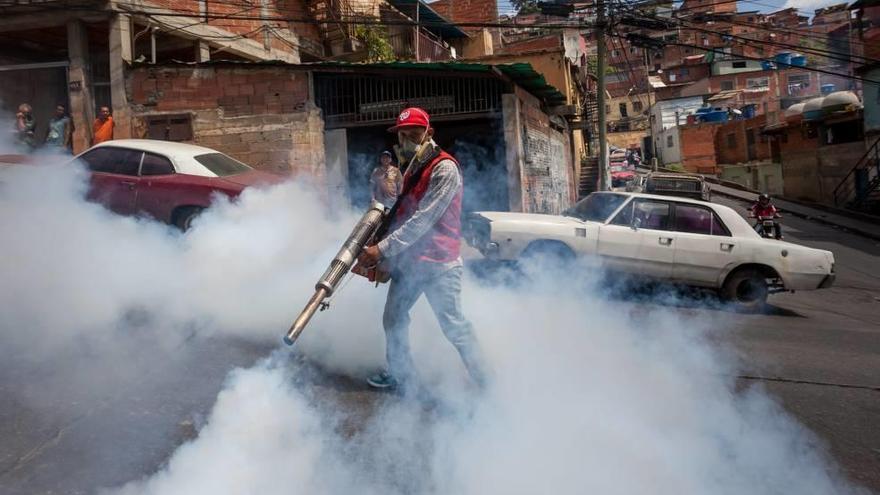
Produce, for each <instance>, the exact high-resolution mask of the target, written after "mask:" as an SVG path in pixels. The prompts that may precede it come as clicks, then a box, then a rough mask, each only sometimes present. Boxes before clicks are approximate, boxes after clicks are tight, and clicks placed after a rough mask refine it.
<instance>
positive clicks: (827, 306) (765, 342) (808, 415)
mask: <svg viewBox="0 0 880 495" xmlns="http://www.w3.org/2000/svg"><path fill="white" fill-rule="evenodd" d="M713 200H715V201H717V202H719V203H722V204H727V205H728V206H733V207H735V208H738V209H739V210H740V211H741V212H743V215H744V216H745V206H746V205H745V204H744V203H740V202H737V201H734V200H728V199H724V198H720V197H717V196H716V197H714V198H713ZM782 223H783V233H784V234H785V237H786V240H788V241H791V242H795V243H798V244H803V245H806V246H811V247H815V248H819V249H827V250H829V251H831V252H833V253H834V258H835V271H836V272H837V280H836V281H835V285H834V286H833V287H832V288H830V289H827V290H821V291H808V292H799V293H795V294H790V293H783V294H776V295H773V296H771V297H770V303H771V304H772V306H773V308H772V309H771V311H770V313H769V314H763V315H742V316H739V317H738V325H737V326H738V328H737V331H735V332H730V333H729V335H730V340H731V341H732V342H733V343H734V344H735V345H736V346H737V348H738V349H740V350H741V352H742V353H743V355H744V356H745V361H746V362H747V363H749V364H750V365H751V367H752V372H751V374H753V375H754V376H755V377H766V378H771V379H772V380H762V381H763V382H764V386H766V388H767V390H768V391H770V392H771V393H772V394H773V395H775V396H776V397H778V398H779V399H780V400H781V402H782V404H783V405H784V406H785V408H786V409H787V410H788V411H790V412H791V413H792V414H793V415H794V416H796V417H797V418H798V419H799V420H800V421H801V422H802V423H803V424H805V425H806V426H807V427H809V428H810V429H811V430H813V431H814V432H816V433H817V434H819V435H820V436H821V437H822V438H823V439H824V440H825V441H826V442H827V443H828V446H829V448H830V450H831V452H832V454H833V456H834V457H835V458H836V459H837V460H838V462H839V463H840V464H841V466H842V467H843V469H844V470H845V472H846V474H847V475H848V476H849V477H850V479H852V480H855V481H856V482H857V483H860V484H863V485H865V486H868V487H870V488H872V489H873V490H874V491H876V492H880V423H878V418H880V241H874V240H871V239H867V238H864V237H860V236H857V235H854V234H851V233H847V232H842V231H840V230H838V229H835V228H833V227H831V226H828V225H824V224H821V223H818V222H813V221H810V220H807V219H803V218H798V217H794V216H790V215H788V216H786V217H785V218H783V219H782Z"/></svg>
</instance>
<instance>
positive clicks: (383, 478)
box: [0, 166, 855, 495]
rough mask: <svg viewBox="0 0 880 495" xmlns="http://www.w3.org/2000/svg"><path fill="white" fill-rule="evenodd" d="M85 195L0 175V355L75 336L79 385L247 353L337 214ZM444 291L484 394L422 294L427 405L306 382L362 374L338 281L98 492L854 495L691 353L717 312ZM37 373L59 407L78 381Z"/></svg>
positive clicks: (296, 191) (375, 359) (361, 298)
mask: <svg viewBox="0 0 880 495" xmlns="http://www.w3.org/2000/svg"><path fill="white" fill-rule="evenodd" d="M85 179H86V178H85V174H84V172H82V171H81V170H79V169H77V168H76V167H72V166H55V167H15V168H11V169H4V170H2V171H0V222H2V226H3V229H4V232H7V233H8V234H9V235H8V238H7V240H6V241H5V242H4V255H3V256H0V277H2V278H3V280H4V284H3V285H2V288H0V312H2V314H3V315H4V319H3V321H2V327H0V339H2V341H0V349H3V351H0V353H2V354H3V356H0V357H3V358H7V357H8V358H10V359H12V358H14V359H12V360H13V361H15V362H27V363H30V365H31V366H37V367H40V366H43V367H45V368H46V369H51V368H52V365H53V358H55V357H56V356H59V355H66V356H69V355H70V354H77V353H78V352H80V350H79V349H80V347H79V346H80V345H81V343H83V342H88V344H89V346H88V348H89V351H88V352H93V350H94V349H95V348H97V349H101V350H103V351H105V352H104V353H103V355H119V356H120V357H119V358H116V359H109V358H107V359H106V360H104V359H99V360H98V361H97V364H95V365H94V366H95V367H97V368H99V369H98V370H93V372H92V373H90V374H89V377H95V376H99V375H100V373H99V371H100V368H101V367H106V369H104V371H105V373H106V374H112V375H121V376H123V377H124V376H125V375H126V373H127V372H126V370H129V371H128V372H129V373H133V372H134V370H136V369H138V368H137V366H138V365H137V364H136V363H133V362H130V361H129V360H128V359H127V358H128V357H129V356H133V355H135V354H134V353H133V352H132V350H131V349H130V345H131V344H130V342H131V341H134V342H138V343H140V342H144V341H145V340H150V341H153V342H158V343H159V347H160V348H165V349H166V350H167V352H168V353H169V354H173V353H177V352H180V350H181V349H186V348H187V344H188V342H191V341H197V340H199V339H200V338H203V337H207V338H217V337H219V338H232V339H235V340H236V341H241V340H245V341H249V342H253V343H258V344H260V345H263V346H266V349H269V348H270V346H272V345H273V343H275V342H278V341H279V340H280V337H281V335H282V334H283V332H284V330H286V328H287V325H289V323H290V321H291V319H292V317H293V316H295V314H296V312H297V311H298V310H299V309H300V305H301V304H302V303H304V302H305V300H306V298H307V297H308V296H309V295H310V294H311V292H312V287H311V286H312V284H313V283H314V281H315V280H316V279H317V277H318V276H319V275H320V274H321V273H322V271H323V269H324V268H325V266H326V263H327V262H328V261H329V259H330V257H331V256H332V255H333V254H334V252H335V250H336V249H337V247H338V244H339V243H340V242H341V240H342V239H343V238H344V236H345V235H347V233H348V232H349V230H350V228H351V226H352V225H353V223H354V221H355V218H356V215H355V214H349V215H343V216H341V217H336V218H328V217H327V215H326V214H325V212H324V209H323V208H322V206H321V203H320V201H319V200H318V196H317V195H314V194H311V193H310V192H309V191H308V190H307V189H306V188H304V187H301V186H298V185H296V184H286V185H283V186H279V187H276V188H274V189H271V190H266V191H258V190H253V191H249V192H247V193H245V194H244V195H243V196H242V198H241V200H240V201H239V202H238V203H236V204H230V203H228V202H222V201H221V202H220V203H219V204H218V205H217V206H216V207H215V208H213V209H212V210H209V211H208V212H207V213H206V214H205V215H203V216H202V217H200V219H199V220H198V222H197V224H196V225H195V228H194V229H193V230H192V231H190V232H188V233H187V234H180V233H178V232H176V231H175V230H173V229H172V228H169V227H166V226H163V225H159V224H157V223H154V222H151V221H149V220H136V219H132V218H124V217H119V216H116V215H113V214H110V213H108V212H106V211H105V210H103V209H102V208H101V207H100V206H97V205H94V204H90V203H86V202H84V201H83V200H82V199H81V198H82V195H83V193H84V190H85ZM585 285H586V286H587V287H586V288H585V287H584V286H585ZM464 295H465V298H464V305H465V312H466V314H467V315H469V316H470V317H471V318H472V320H473V323H474V324H475V326H476V328H477V330H478V332H479V338H480V340H481V342H482V344H483V346H484V348H485V352H486V354H487V359H488V360H489V363H490V365H491V368H492V370H493V374H494V379H493V381H492V385H491V387H490V388H489V390H488V391H487V392H486V393H485V394H479V393H477V392H476V391H475V390H474V389H473V387H471V386H470V384H469V382H468V380H467V378H466V374H465V372H464V369H463V367H462V366H461V364H460V363H459V361H458V358H457V356H456V355H455V352H454V350H453V349H452V347H451V346H450V345H449V344H448V343H446V342H445V341H444V339H443V337H442V335H441V332H440V330H439V328H437V324H436V322H435V321H434V319H433V316H432V315H431V314H430V311H429V310H428V309H427V306H426V305H425V304H424V302H420V303H419V305H417V310H416V314H415V317H414V321H413V325H412V338H413V345H414V354H415V357H416V362H417V365H418V366H419V369H420V372H421V374H422V375H423V377H424V381H425V383H426V389H427V390H428V393H427V394H425V395H417V396H406V397H400V396H397V395H392V394H377V393H374V392H369V391H366V390H364V389H361V388H359V387H358V386H354V385H348V386H347V387H348V388H346V386H336V388H334V385H332V384H331V385H328V384H327V383H328V382H327V379H326V378H322V377H326V373H327V372H330V373H336V374H342V375H347V376H350V377H352V378H354V379H355V380H357V382H358V383H360V380H361V379H362V378H363V376H364V375H365V374H366V373H368V372H369V371H372V370H374V369H375V368H376V367H378V366H380V365H381V363H382V353H383V347H382V344H383V341H382V334H381V329H380V321H381V318H380V314H381V307H382V303H383V296H384V288H383V289H379V290H377V289H374V288H372V287H371V286H369V285H368V284H366V283H364V282H363V281H362V280H353V281H352V282H351V284H350V285H348V286H347V287H346V289H345V290H344V291H343V292H342V293H341V295H340V296H339V298H338V300H337V301H336V302H334V305H333V307H332V309H331V311H330V312H325V313H319V315H318V316H317V317H316V319H315V321H314V322H313V324H312V325H311V326H310V327H309V328H308V329H307V330H306V332H305V334H304V336H303V338H302V340H301V341H300V342H298V344H297V346H298V347H297V349H296V350H295V351H293V353H294V355H295V358H292V357H291V354H292V351H291V350H290V349H288V348H280V349H277V350H275V351H274V352H271V354H270V355H268V356H267V357H266V358H265V359H264V360H262V361H261V362H259V363H258V364H256V365H254V366H252V367H247V368H242V369H237V370H235V371H234V372H232V373H231V374H230V375H229V376H228V378H227V380H226V384H225V386H224V387H223V390H222V392H221V393H220V394H219V396H218V397H217V400H216V403H215V404H214V406H213V408H212V410H211V411H210V414H209V415H208V417H207V418H206V421H205V423H204V426H203V427H202V428H201V429H200V430H199V431H198V436H197V437H196V438H194V439H193V440H191V441H189V442H187V443H185V444H183V445H182V446H180V447H179V448H178V449H177V450H176V451H175V452H174V453H173V454H171V455H170V457H169V458H168V460H167V462H166V463H165V464H164V465H163V466H162V467H161V468H159V470H158V471H157V472H155V473H151V474H149V475H148V476H146V477H145V478H143V479H139V480H132V481H131V482H129V483H125V484H121V485H120V486H116V487H107V489H108V492H109V493H122V494H125V495H141V494H143V495H147V494H150V495H152V494H156V495H159V494H162V495H165V494H178V493H179V494H184V493H186V494H189V493H230V494H232V493H235V494H239V493H260V494H267V495H272V494H276V493H277V494H282V493H284V494H287V493H310V494H348V493H365V494H371V493H377V494H378V493H382V494H391V493H420V494H422V493H423V494H433V493H437V494H442V493H465V494H466V493H523V494H526V493H552V492H558V493H572V492H578V493H580V492H596V493H611V494H615V493H620V494H632V493H676V494H682V493H684V494H690V493H693V494H704V493H731V494H734V493H756V494H760V493H782V492H784V493H802V494H813V493H815V494H827V493H848V492H851V491H855V489H853V488H851V487H849V486H848V485H847V484H846V483H844V482H843V481H841V480H840V479H839V478H838V474H837V471H836V468H835V467H834V466H833V464H832V463H831V461H830V460H829V459H828V458H827V457H826V456H825V454H824V453H823V448H822V446H821V443H820V442H818V441H817V439H816V438H815V437H814V436H813V435H812V434H811V433H809V432H808V431H806V430H805V429H803V428H802V427H801V426H799V425H798V424H797V423H796V422H795V421H793V420H792V419H791V418H789V417H788V416H787V415H786V414H785V413H784V412H783V411H782V410H781V408H780V407H779V406H777V405H776V404H775V403H774V402H773V401H772V400H771V399H769V398H768V397H767V396H766V395H765V394H764V393H763V392H762V391H761V390H760V389H759V388H752V389H749V390H746V391H744V392H738V391H736V389H735V387H734V385H735V384H734V379H733V378H732V376H734V375H735V374H736V367H737V363H736V361H735V360H734V359H733V358H732V357H731V355H729V354H728V353H726V352H724V350H719V349H717V348H716V347H715V346H714V345H713V344H711V341H712V339H711V336H712V334H713V332H719V331H724V329H725V327H727V326H728V325H727V322H726V321H725V320H726V319H727V316H725V313H723V312H713V313H712V314H711V315H710V316H709V317H707V316H705V315H701V313H699V312H693V313H690V314H689V315H688V316H682V315H681V314H678V313H674V312H673V310H671V309H664V308H663V307H656V306H651V305H647V304H646V305H640V304H631V303H626V302H619V301H613V300H608V299H606V298H604V297H602V295H601V293H599V292H598V291H597V289H593V288H589V284H583V283H580V282H578V281H571V280H564V279H562V278H559V277H556V278H544V279H541V278H539V279H538V280H536V281H534V283H530V284H524V285H523V286H519V287H503V286H493V285H491V284H490V285H486V284H483V283H479V282H477V281H475V280H472V279H467V280H466V283H465V288H464ZM710 318H711V319H710ZM188 339H189V340H188ZM81 352H83V353H86V352H87V351H86V350H85V349H83V350H82V351H81ZM267 352H268V351H267ZM33 363H38V364H33ZM313 365H317V366H318V367H319V368H320V370H318V371H316V370H315V367H314V366H313ZM321 370H323V371H321ZM166 372H168V373H172V372H173V373H180V372H181V371H180V368H179V367H175V368H174V369H173V370H166ZM152 373H154V374H156V373H158V374H161V373H163V370H162V369H161V366H160V367H159V369H153V370H152ZM340 379H341V378H340ZM58 380H59V383H60V384H63V385H68V386H69V387H70V388H71V391H68V393H69V394H71V395H73V396H74V397H76V395H77V394H78V393H80V392H82V393H83V394H85V392H84V391H85V390H87V389H88V387H89V386H90V385H94V384H95V381H94V380H96V379H94V378H89V379H85V378H82V377H81V376H80V377H74V376H63V375H62V376H59V377H58ZM331 382H332V380H331ZM99 383H100V384H101V386H102V387H109V388H111V389H112V388H113V387H123V386H124V384H125V381H124V378H120V379H119V383H116V382H114V381H113V380H109V381H108V380H106V379H105V380H103V381H100V382H99ZM107 393H110V392H107ZM86 396H88V395H86ZM83 447H84V448H89V447H90V446H88V445H84V446H83ZM103 448H118V449H120V450H124V449H126V448H129V447H127V446H124V445H113V444H110V445H104V446H103ZM107 468H108V469H112V466H108V467H107ZM95 488H96V487H95Z"/></svg>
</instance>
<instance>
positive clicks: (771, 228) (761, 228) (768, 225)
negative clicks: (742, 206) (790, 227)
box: [749, 213, 782, 239]
mask: <svg viewBox="0 0 880 495" xmlns="http://www.w3.org/2000/svg"><path fill="white" fill-rule="evenodd" d="M749 217H750V218H757V222H755V231H756V232H757V233H758V234H759V235H760V236H761V237H763V238H765V239H782V235H780V234H779V224H777V223H776V219H777V218H782V215H779V214H778V213H777V214H776V215H775V216H759V217H755V215H749Z"/></svg>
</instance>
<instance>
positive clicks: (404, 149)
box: [397, 133, 427, 163]
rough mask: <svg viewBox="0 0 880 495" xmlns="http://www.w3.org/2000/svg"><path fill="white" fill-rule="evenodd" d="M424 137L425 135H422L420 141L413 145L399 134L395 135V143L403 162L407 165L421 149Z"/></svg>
mask: <svg viewBox="0 0 880 495" xmlns="http://www.w3.org/2000/svg"><path fill="white" fill-rule="evenodd" d="M426 137H427V133H425V134H423V135H422V139H421V141H419V142H418V143H414V142H412V141H410V140H409V139H406V138H405V137H403V135H401V134H398V135H397V141H398V142H399V143H400V152H401V155H403V157H402V158H403V161H405V162H407V163H409V162H411V161H412V160H413V158H415V157H416V155H417V154H418V153H419V150H420V149H421V147H422V143H424V142H425V138H426Z"/></svg>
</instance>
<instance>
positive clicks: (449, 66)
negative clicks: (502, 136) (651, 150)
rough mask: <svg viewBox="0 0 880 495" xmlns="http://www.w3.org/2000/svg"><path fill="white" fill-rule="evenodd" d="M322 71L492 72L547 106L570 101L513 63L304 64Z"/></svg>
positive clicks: (528, 66)
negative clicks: (494, 70)
mask: <svg viewBox="0 0 880 495" xmlns="http://www.w3.org/2000/svg"><path fill="white" fill-rule="evenodd" d="M302 65H306V66H313V67H314V66H319V67H331V68H332V67H345V68H363V69H371V68H372V69H410V70H424V71H451V72H470V73H484V74H491V73H492V72H493V69H498V71H499V72H501V73H502V74H504V75H505V76H507V77H509V78H510V80H511V81H513V82H514V83H516V84H517V85H518V86H521V87H522V88H523V89H525V90H526V91H528V92H529V93H531V94H533V95H535V96H537V97H538V98H540V99H541V100H543V101H545V102H546V103H547V104H548V106H555V105H564V104H565V103H567V101H568V100H567V98H566V97H565V95H564V94H562V93H561V92H560V91H559V90H558V89H556V88H555V87H553V86H551V85H550V84H548V83H547V80H546V79H545V78H544V76H542V75H541V74H540V73H539V72H537V71H536V70H535V69H534V68H533V67H532V64H529V63H526V62H514V63H509V64H477V63H471V62H409V61H400V62H380V63H370V64H368V63H358V62H344V61H339V60H331V61H326V62H312V63H308V64H302Z"/></svg>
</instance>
